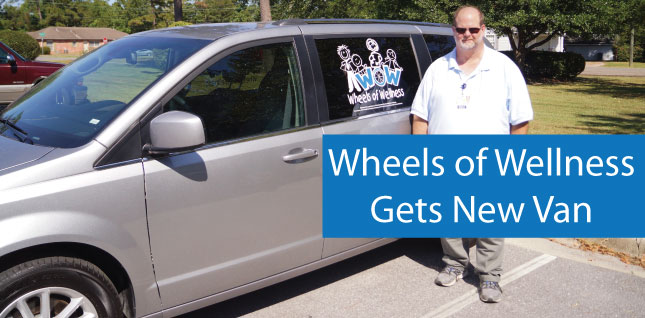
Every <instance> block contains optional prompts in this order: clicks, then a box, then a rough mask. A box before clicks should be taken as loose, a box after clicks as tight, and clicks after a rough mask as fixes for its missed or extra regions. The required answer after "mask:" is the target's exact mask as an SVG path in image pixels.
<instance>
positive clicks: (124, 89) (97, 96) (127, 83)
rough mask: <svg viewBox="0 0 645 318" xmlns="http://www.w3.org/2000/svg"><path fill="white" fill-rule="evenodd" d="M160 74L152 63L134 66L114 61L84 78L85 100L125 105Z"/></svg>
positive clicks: (121, 61)
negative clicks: (112, 101)
mask: <svg viewBox="0 0 645 318" xmlns="http://www.w3.org/2000/svg"><path fill="white" fill-rule="evenodd" d="M161 74H162V71H160V70H159V69H157V68H155V67H153V63H147V64H146V63H139V64H137V65H136V66H134V65H130V64H127V63H126V62H125V59H114V60H112V61H110V62H107V63H105V65H103V66H101V68H99V69H98V70H97V71H96V72H94V73H92V74H90V75H88V76H85V78H84V85H86V86H87V87H88V90H87V98H88V99H89V100H91V101H100V100H118V101H121V102H123V103H126V104H127V103H129V102H130V101H131V100H132V99H133V98H134V97H135V96H136V95H137V94H139V93H140V92H141V91H142V90H143V88H145V87H146V86H148V85H150V83H152V82H153V81H154V80H156V79H157V78H158V77H159V76H161Z"/></svg>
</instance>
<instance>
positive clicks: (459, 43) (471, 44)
mask: <svg viewBox="0 0 645 318" xmlns="http://www.w3.org/2000/svg"><path fill="white" fill-rule="evenodd" d="M482 41H483V38H480V39H477V38H475V37H474V38H473V40H472V41H467V42H465V43H464V42H462V41H460V40H458V39H457V38H455V42H456V43H457V46H459V48H460V49H462V50H472V49H474V48H475V47H477V44H479V43H480V42H482Z"/></svg>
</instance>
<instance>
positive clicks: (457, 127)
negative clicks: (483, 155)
mask: <svg viewBox="0 0 645 318" xmlns="http://www.w3.org/2000/svg"><path fill="white" fill-rule="evenodd" d="M456 55H457V51H456V49H453V50H452V52H450V53H448V54H446V55H445V56H443V57H441V58H439V59H437V60H435V61H434V62H433V63H432V65H430V67H429V68H428V70H427V71H426V73H425V75H424V76H423V80H422V81H421V84H420V85H419V89H418V91H417V94H416V96H415V98H414V101H413V103H412V109H411V113H412V114H414V115H417V116H419V117H420V118H425V119H426V120H427V121H428V133H429V134H509V133H510V125H517V124H521V123H523V122H526V121H530V120H532V119H533V108H532V107H531V99H530V98H529V92H528V90H527V88H526V82H525V81H524V77H523V76H522V73H521V72H520V70H519V68H518V67H517V65H515V63H514V62H513V61H511V59H509V58H508V57H507V56H505V55H504V54H502V53H499V52H497V51H495V50H493V49H490V48H488V47H485V48H484V54H483V56H482V59H481V61H480V62H479V65H478V66H477V68H476V69H475V70H474V71H473V72H472V73H470V74H469V75H466V74H465V73H464V72H462V71H461V70H460V69H459V65H458V64H457V58H456Z"/></svg>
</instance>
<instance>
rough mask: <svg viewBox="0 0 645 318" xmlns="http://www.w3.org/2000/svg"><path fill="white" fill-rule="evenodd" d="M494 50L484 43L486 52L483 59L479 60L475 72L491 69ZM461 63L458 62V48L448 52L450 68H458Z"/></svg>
mask: <svg viewBox="0 0 645 318" xmlns="http://www.w3.org/2000/svg"><path fill="white" fill-rule="evenodd" d="M490 50H492V49H491V48H489V47H487V46H486V45H484V54H483V55H482V59H481V61H479V65H477V68H476V69H475V71H473V73H475V72H478V71H489V70H490V55H491V52H490ZM458 68H459V64H457V48H454V49H452V51H451V52H450V53H449V54H448V69H458Z"/></svg>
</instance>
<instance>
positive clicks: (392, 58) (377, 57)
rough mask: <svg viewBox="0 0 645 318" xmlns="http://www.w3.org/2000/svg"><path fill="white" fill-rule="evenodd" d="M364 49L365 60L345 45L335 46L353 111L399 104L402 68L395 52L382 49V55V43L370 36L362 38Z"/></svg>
mask: <svg viewBox="0 0 645 318" xmlns="http://www.w3.org/2000/svg"><path fill="white" fill-rule="evenodd" d="M383 43H385V42H383ZM365 48H366V49H367V51H368V52H369V56H367V63H364V62H363V58H362V57H361V56H360V55H359V54H356V53H352V51H351V50H350V48H349V47H348V46H347V45H345V44H341V45H339V46H337V47H336V53H337V54H338V56H339V57H340V60H341V61H340V69H341V70H342V71H343V72H344V73H345V76H346V77H347V91H348V92H349V94H347V100H348V101H349V104H350V105H353V107H354V110H353V112H354V113H355V114H356V113H359V112H361V111H368V110H369V111H373V110H376V109H380V108H385V107H392V106H398V105H401V104H402V98H404V96H405V89H404V88H401V87H399V82H400V80H401V74H402V72H403V68H402V67H401V66H400V65H399V63H398V62H397V60H396V58H397V57H396V52H395V51H394V50H393V49H391V48H388V49H387V50H385V48H383V49H384V50H385V58H383V55H382V54H381V52H380V50H381V45H379V42H378V41H377V40H375V39H372V38H368V39H367V40H366V41H365ZM365 48H362V49H361V48H356V49H355V51H357V52H365ZM406 87H407V85H406Z"/></svg>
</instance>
